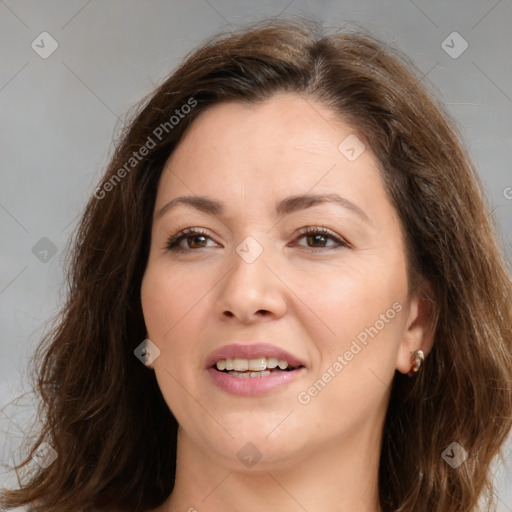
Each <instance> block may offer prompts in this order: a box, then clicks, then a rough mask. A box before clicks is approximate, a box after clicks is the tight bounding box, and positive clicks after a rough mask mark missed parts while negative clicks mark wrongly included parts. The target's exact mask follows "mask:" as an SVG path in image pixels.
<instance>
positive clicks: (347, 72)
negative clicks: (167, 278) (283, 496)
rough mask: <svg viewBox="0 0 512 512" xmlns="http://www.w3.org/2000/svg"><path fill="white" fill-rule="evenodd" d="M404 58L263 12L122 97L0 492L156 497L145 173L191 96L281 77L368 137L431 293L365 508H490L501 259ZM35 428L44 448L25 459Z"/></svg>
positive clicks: (503, 296) (103, 504) (167, 480)
mask: <svg viewBox="0 0 512 512" xmlns="http://www.w3.org/2000/svg"><path fill="white" fill-rule="evenodd" d="M413 69H414V67H413V65H412V64H411V62H410V61H409V60H408V59H407V58H406V57H404V56H403V55H402V54H400V53H399V52H398V51H396V50H394V49H392V48H390V47H388V45H386V44H384V43H382V42H380V41H378V40H377V39H375V38H374V37H373V36H371V35H368V34H366V33H363V32H361V31H358V32H350V31H340V32H335V33H331V34H326V33H324V32H323V30H322V28H321V27H320V25H319V24H317V23H315V22H310V21H307V20H306V21H300V22H297V21H293V22H290V21H265V22H260V23H258V24H256V25H251V26H250V27H248V28H247V27H246V28H244V29H243V30H240V31H237V32H233V33H229V34H221V35H218V36H216V37H214V38H212V39H210V40H208V41H207V42H206V43H204V44H203V45H202V46H201V47H199V48H198V49H196V50H195V51H193V52H192V53H191V54H190V55H189V56H188V57H187V58H186V59H185V60H184V61H183V63H182V64H181V65H180V67H179V68H178V69H177V70H176V71H175V72H174V73H172V75H170V76H169V77H168V78H167V79H166V80H165V81H164V82H163V84H162V85H161V86H160V87H158V89H157V90H156V91H155V92H154V93H153V94H152V95H151V96H150V97H149V98H147V99H145V100H144V101H143V102H142V103H141V104H140V105H139V107H138V109H137V111H136V112H135V114H134V115H133V117H132V121H131V122H130V124H129V125H128V126H127V127H126V128H125V130H124V132H123V133H122V136H121V137H120V140H119V142H118V144H117V146H116V149H115V152H114V154H113V156H112V158H111V161H110V164H109V166H108V168H107V170H106V173H105V175H104V176H103V178H102V180H101V183H100V184H99V186H98V188H97V189H96V191H95V193H94V195H93V197H91V199H90V201H89V203H88V204H87V207H86V209H85V212H84V214H83V217H82V219H81V222H80V224H79V227H78V230H77V232H76V235H75V238H74V240H73V246H72V247H73V252H72V261H71V262H70V271H69V286H68V289H67V292H68V293H67V297H68V298H67V302H66V304H65V306H64V307H63V309H62V311H61V314H60V316H59V318H58V319H57V321H56V323H55V325H54V327H53V328H52V330H51V331H50V332H48V334H47V335H46V336H45V338H44V340H43V341H42V342H41V344H40V346H39V348H38V351H37V354H36V356H35V361H38V363H37V365H36V388H37V391H38V394H39V396H40V407H39V411H38V413H39V415H40V417H41V418H44V421H43V424H42V427H41V430H40V432H39V435H38V436H37V439H36V441H35V443H34V444H33V445H31V450H30V453H29V454H28V456H27V458H26V459H25V460H24V461H23V462H21V463H20V464H19V465H18V466H16V470H17V472H18V473H19V474H20V473H21V472H23V478H22V479H21V480H20V486H19V487H20V488H19V489H15V490H5V491H4V492H3V493H2V494H1V500H0V502H1V503H2V504H3V505H4V507H6V508H12V507H15V506H20V505H27V504H28V505H30V507H32V509H33V510H35V511H39V512H50V511H51V512H64V511H70V510H72V511H93V510H94V511H106V510H120V511H125V510H126V511H128V510H130V511H132V512H133V511H136V512H139V511H145V510H147V509H150V508H154V507H156V506H158V505H160V504H161V503H163V501H164V500H165V499H166V498H167V497H168V496H169V494H170V493H171V491H172V489H173V485H174V481H173V476H174V475H175V470H176V467H175V464H176V462H175V460H176V435H177V422H176V420H175V418H174V417H173V415H172V413H171V412H170V410H169V408H168V406H167V405H166V403H165V401H164V399H163V397H162V394H161V392H160V390H159V387H158V384H157V382H156V378H155V376H154V374H153V372H148V371H147V370H146V369H145V367H144V365H142V364H141V363H140V362H139V361H138V360H137V358H136V357H134V354H133V352H134V349H135V348H136V347H137V346H138V345H139V344H140V343H141V341H142V340H143V339H144V336H145V325H144V319H143V314H142V308H141V300H140V287H141V281H142V277H143V274H144V270H145V266H146V262H147V257H148V251H149V237H150V229H151V222H152V213H153V208H154V202H155V196H156V190H157V186H158V181H159V177H160V175H161V173H162V170H163V168H164V165H165V162H166V161H167V159H168V158H169V155H170V154H172V152H173V150H174V149H175V148H176V145H177V144H178V143H179V141H180V140H181V138H182V137H183V134H184V133H185V131H186V130H187V127H188V126H190V124H191V123H193V121H194V119H195V118H196V117H197V116H198V115H199V114H200V113H201V112H203V111H204V110H205V109H208V108H209V107H210V106H212V105H214V104H217V103H220V102H224V101H231V100H235V101H241V102H247V103H253V104H254V103H257V102H260V101H262V100H265V99H267V98H269V97H271V96H272V95H273V94H275V93H277V92H282V91H287V92H293V93H297V94H300V95H302V96H303V97H305V98H311V99H313V100H315V101H319V102H321V103H322V104H323V105H325V106H327V107H328V108H330V109H331V110H332V111H333V112H334V113H336V114H338V115H339V117H340V118H341V119H343V120H344V121H345V122H347V123H348V124H349V125H350V126H351V127H353V128H354V130H356V132H357V133H359V134H362V136H363V137H364V138H365V140H366V141H368V143H369V145H370V147H371V150H372V151H373V153H374V155H375V157H376V159H377V161H378V162H379V164H380V172H381V174H382V176H383V179H384V183H385V186H386V190H387V193H388V195H389V198H390V200H391V201H392V204H393V205H394V207H395V208H396V211H397V212H398V214H399V218H400V220H401V224H402V229H403V232H404V235H405V239H406V245H407V253H408V254H407V256H408V264H409V270H410V278H411V279H413V277H414V276H423V277H425V278H426V279H427V280H428V281H429V282H430V284H431V285H432V290H433V293H434V297H433V298H434V301H435V309H436V319H437V322H436V330H435V343H434V347H433V349H432V351H431V352H430V354H429V356H428V357H427V359H426V361H425V364H424V367H423V368H422V371H421V372H420V374H419V375H418V376H417V377H416V378H415V379H409V378H407V377H405V376H403V375H402V374H399V373H398V372H397V373H396V375H395V378H394V381H393V386H392V391H391V397H390V403H389V409H388V413H387V416H386V422H385V427H384V435H383V443H382V452H381V457H380V469H379V493H380V503H381V506H382V508H383V510H384V511H385V512H392V511H395V512H460V511H461V510H464V511H474V510H480V508H479V506H484V507H485V510H490V509H491V507H492V506H493V498H492V495H493V492H492V478H491V472H490V465H491V462H492V461H493V459H494V458H495V456H497V455H498V454H499V453H500V449H501V448H502V445H503V443H504V441H505V440H506V437H507V434H508V433H509V431H510V428H511V421H512V420H511V411H512V350H511V340H512V311H511V302H512V301H511V297H512V289H511V281H510V270H509V268H507V266H506V264H505V261H504V257H503V255H502V249H501V247H500V245H499V242H498V238H497V235H496V234H495V233H496V226H495V224H494V221H493V220H492V218H491V216H490V214H489V209H488V206H487V204H486V200H485V196H484V193H483V188H482V185H481V182H480V181H479V178H478V176H477V173H476V171H475V169H474V166H473V164H472V163H471V161H470V160H469V158H468V156H467V154H466V152H465V150H464V146H463V144H462V142H461V137H460V135H459V134H458V131H457V128H456V126H455V124H454V122H453V121H452V120H451V118H450V116H449V115H448V114H447V112H446V111H445V110H444V108H443V106H442V104H441V102H440V101H439V100H437V99H435V97H434V95H432V94H431V93H429V92H428V91H427V90H426V88H425V87H424V86H423V85H422V83H421V79H420V78H419V77H418V75H417V73H416V72H414V71H413ZM184 105H189V106H190V107H191V108H188V109H186V108H184ZM172 116H175V117H176V116H177V117H176V118H178V117H179V121H178V122H175V121H176V120H174V121H173V120H172ZM158 128H160V130H158ZM149 141H151V143H150V142H149ZM150 146H151V147H150ZM143 147H146V148H148V151H147V152H143V151H142V150H141V148H143ZM142 153H144V156H143V157H141V155H142ZM123 169H124V171H123ZM43 441H47V442H48V443H49V444H50V445H51V446H52V447H53V448H54V449H55V450H56V452H57V453H58V458H57V459H56V460H55V461H54V462H53V464H51V465H50V466H49V467H47V468H45V469H43V468H40V467H36V468H35V469H34V468H33V467H32V466H33V465H32V466H31V465H30V464H28V463H29V462H30V457H31V455H32V454H33V453H34V450H35V449H36V448H37V447H38V446H39V445H40V443H41V442H43ZM454 441H455V442H457V443H459V444H460V445H461V446H462V447H463V448H464V449H465V450H466V452H467V454H468V458H467V460H466V461H465V462H464V463H463V464H462V465H461V466H460V467H458V468H457V469H454V468H452V467H451V466H449V465H448V464H447V463H446V462H445V461H444V460H443V458H442V457H441V454H442V452H443V450H445V449H446V448H447V447H448V446H449V445H450V444H451V443H452V442H454ZM29 468H31V469H29ZM481 498H484V504H483V505H482V504H481V503H480V499H481ZM479 503H480V505H479Z"/></svg>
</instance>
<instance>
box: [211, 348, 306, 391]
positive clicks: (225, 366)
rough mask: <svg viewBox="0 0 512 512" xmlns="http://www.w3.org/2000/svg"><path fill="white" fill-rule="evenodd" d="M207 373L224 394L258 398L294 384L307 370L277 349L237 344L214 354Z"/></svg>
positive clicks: (293, 358)
mask: <svg viewBox="0 0 512 512" xmlns="http://www.w3.org/2000/svg"><path fill="white" fill-rule="evenodd" d="M244 356H245V357H244ZM207 370H208V373H209V375H210V377H211V378H212V379H213V381H214V383H215V384H216V385H217V386H218V387H219V388H221V389H222V390H223V391H226V392H228V393H230V394H234V395H242V396H255V395H259V394H265V393H269V392H271V391H274V390H276V389H278V388H280V387H282V386H284V385H286V384H288V383H290V382H292V381H293V380H294V379H295V378H297V377H298V376H300V375H302V374H303V373H304V372H305V371H306V368H305V366H304V365H303V364H302V363H301V362H300V361H299V360H298V359H297V358H296V357H294V356H293V355H291V354H289V353H288V352H286V351H284V350H282V349H279V348H277V347H274V346H270V345H266V344H252V345H241V344H237V345H229V346H225V347H223V348H221V349H219V350H217V351H216V352H214V353H213V354H212V355H211V356H210V358H209V359H208V363H207Z"/></svg>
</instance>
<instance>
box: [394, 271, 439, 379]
mask: <svg viewBox="0 0 512 512" xmlns="http://www.w3.org/2000/svg"><path fill="white" fill-rule="evenodd" d="M436 323H437V318H436V308H435V302H434V299H433V290H432V286H431V285H430V283H429V282H428V281H426V280H425V279H423V280H422V281H421V282H420V283H419V284H418V286H416V287H415V289H414V291H412V292H411V296H410V300H409V311H408V318H407V322H406V325H405V332H404V334H403V338H402V342H401V343H400V347H399V350H398V356H397V360H396V369H397V370H398V371H399V372H401V373H404V374H407V373H408V372H409V370H410V369H411V366H412V360H411V357H412V355H413V354H414V352H416V350H419V349H421V350H422V351H423V353H424V354H425V358H426V357H427V354H428V353H429V352H430V350H431V349H432V346H433V345H434V335H435V330H436Z"/></svg>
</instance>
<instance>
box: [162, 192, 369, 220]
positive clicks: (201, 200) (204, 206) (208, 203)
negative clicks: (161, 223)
mask: <svg viewBox="0 0 512 512" xmlns="http://www.w3.org/2000/svg"><path fill="white" fill-rule="evenodd" d="M325 203H331V204H337V205H339V206H341V207H343V208H345V209H347V210H349V211H352V212H353V213H356V214H357V215H358V216H359V217H361V218H362V219H364V220H365V221H367V222H370V218H369V217H368V215H367V214H366V213H365V212H364V210H362V209H361V208H360V207H359V206H357V205H356V204H354V203H352V202H351V201H349V200H348V199H346V198H344V197H341V196H339V195H338V194H334V193H331V194H304V195H295V196H290V197H286V198H285V199H282V200H281V201H279V202H278V203H277V204H276V207H275V210H274V213H275V215H276V216H283V215H290V214H291V213H294V212H296V211H299V210H305V209H307V208H311V207H313V206H318V205H320V204H325ZM178 205H188V206H191V207H193V208H196V209H197V210H199V211H201V212H203V213H207V214H209V215H216V216H220V215H222V214H223V213H224V211H225V208H224V203H222V202H220V201H216V200H214V199H210V198H209V197H205V196H179V197H175V198H174V199H172V200H171V201H169V202H168V203H167V204H165V205H164V206H163V207H162V208H160V210H158V211H157V212H156V214H155V219H159V218H161V217H162V216H163V215H165V214H166V213H168V212H169V211H170V210H172V209H173V208H175V207H177V206H178Z"/></svg>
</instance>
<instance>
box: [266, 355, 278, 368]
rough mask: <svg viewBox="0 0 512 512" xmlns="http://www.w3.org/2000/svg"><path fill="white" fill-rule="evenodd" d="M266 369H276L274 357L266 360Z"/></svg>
mask: <svg viewBox="0 0 512 512" xmlns="http://www.w3.org/2000/svg"><path fill="white" fill-rule="evenodd" d="M267 368H277V359H276V358H275V357H268V358H267Z"/></svg>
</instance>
